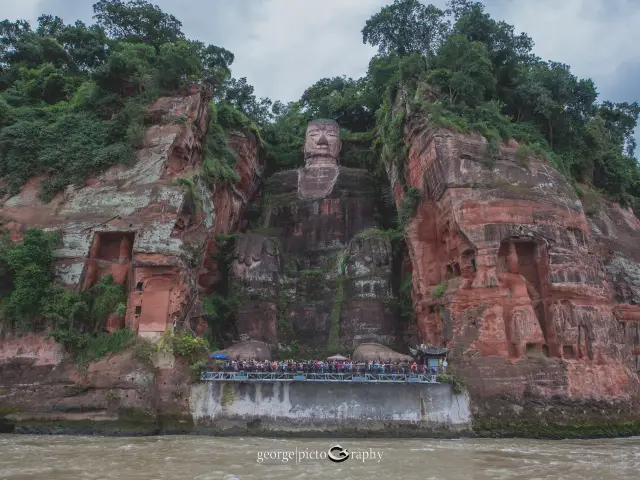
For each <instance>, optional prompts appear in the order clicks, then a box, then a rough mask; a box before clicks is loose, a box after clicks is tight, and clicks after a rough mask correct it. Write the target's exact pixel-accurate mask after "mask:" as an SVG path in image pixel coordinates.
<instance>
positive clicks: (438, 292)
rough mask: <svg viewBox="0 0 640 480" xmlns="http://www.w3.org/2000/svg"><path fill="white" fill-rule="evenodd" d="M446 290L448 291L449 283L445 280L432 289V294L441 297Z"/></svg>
mask: <svg viewBox="0 0 640 480" xmlns="http://www.w3.org/2000/svg"><path fill="white" fill-rule="evenodd" d="M446 291H447V283H446V282H444V283H441V284H440V285H438V286H437V287H436V288H434V289H433V290H431V295H432V296H433V297H434V298H439V297H441V296H443V295H444V294H445V292H446Z"/></svg>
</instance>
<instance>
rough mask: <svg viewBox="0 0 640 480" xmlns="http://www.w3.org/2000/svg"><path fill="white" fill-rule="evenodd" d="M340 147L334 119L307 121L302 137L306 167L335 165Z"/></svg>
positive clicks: (337, 127) (337, 129)
mask: <svg viewBox="0 0 640 480" xmlns="http://www.w3.org/2000/svg"><path fill="white" fill-rule="evenodd" d="M341 149H342V142H341V141H340V127H339V126H338V124H337V123H336V122H335V121H334V120H327V119H318V120H313V121H311V122H309V124H308V125H307V134H306V136H305V139H304V161H305V164H306V166H307V167H311V166H316V165H337V164H338V157H339V156H340V150H341Z"/></svg>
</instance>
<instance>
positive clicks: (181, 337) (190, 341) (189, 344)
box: [158, 329, 209, 364]
mask: <svg viewBox="0 0 640 480" xmlns="http://www.w3.org/2000/svg"><path fill="white" fill-rule="evenodd" d="M158 350H159V351H161V352H164V353H169V354H174V355H178V356H181V357H185V358H187V359H188V360H189V363H190V364H192V363H194V362H195V361H197V359H198V357H199V356H201V355H204V354H206V353H208V352H209V345H208V344H207V342H206V341H205V340H204V338H202V337H194V336H193V334H192V333H191V332H184V331H176V332H172V331H171V330H170V329H167V330H166V331H165V332H164V333H163V334H162V337H161V338H160V343H159V344H158Z"/></svg>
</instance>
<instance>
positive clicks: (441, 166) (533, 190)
mask: <svg viewBox="0 0 640 480" xmlns="http://www.w3.org/2000/svg"><path fill="white" fill-rule="evenodd" d="M411 125H412V124H411V123H409V127H408V128H407V130H406V131H405V143H406V144H407V145H410V150H409V156H408V161H407V163H406V164H405V167H404V173H405V185H406V186H407V187H415V188H418V189H420V190H421V191H422V192H423V194H424V200H423V202H422V203H421V204H420V205H419V206H418V212H417V215H416V217H415V218H414V219H413V220H412V222H411V223H410V225H409V226H408V229H407V237H406V238H407V246H408V250H409V254H410V257H411V266H412V271H413V293H414V294H413V299H414V305H415V310H416V317H417V323H418V331H419V332H420V336H421V340H422V341H423V342H424V343H431V344H434V345H437V346H442V347H445V346H450V345H449V343H450V342H451V344H453V345H455V348H452V355H453V356H454V357H457V358H456V359H454V361H453V364H457V365H461V366H464V367H462V368H461V369H460V371H464V373H465V374H466V375H467V378H469V379H470V388H471V391H472V393H474V394H480V395H488V396H489V395H501V394H509V395H513V394H516V393H518V392H520V393H522V392H525V391H527V392H536V393H542V394H544V395H551V394H569V395H576V396H595V397H599V396H615V395H625V394H628V392H633V391H634V389H636V388H637V387H638V377H637V376H636V374H635V373H634V372H633V370H634V369H636V368H637V365H638V362H637V361H635V357H634V356H635V355H638V354H640V347H638V346H635V345H634V342H635V338H634V332H635V330H634V327H635V326H636V325H637V324H638V323H639V322H640V307H639V306H636V305H633V304H634V303H638V302H636V299H637V298H640V297H638V295H636V294H637V292H638V291H640V289H639V288H638V285H640V281H638V280H637V278H640V276H638V275H637V272H638V271H640V269H638V265H639V264H640V254H638V249H637V245H638V239H639V238H640V222H638V220H637V219H635V218H634V217H633V215H632V214H630V213H628V214H627V213H624V212H622V211H621V209H620V208H619V207H613V206H611V207H607V208H603V211H602V212H601V213H600V218H598V219H596V220H595V221H593V220H589V221H588V220H587V218H586V217H585V215H584V212H583V210H582V208H581V205H580V202H579V201H578V200H577V198H576V197H575V194H574V193H573V191H572V189H571V187H570V185H569V184H568V182H567V181H566V179H564V178H563V177H562V176H561V175H560V174H558V172H556V171H555V170H554V169H553V168H551V167H550V166H549V165H548V164H546V163H545V162H544V161H541V160H540V159H536V158H530V159H528V160H527V162H528V164H527V166H526V168H525V167H523V166H522V165H520V164H519V163H518V162H517V161H516V149H517V148H518V145H517V144H515V142H513V141H511V142H509V143H505V144H503V145H501V148H500V155H499V158H498V159H497V161H496V163H495V165H494V166H493V167H492V168H491V169H489V168H487V167H486V166H485V165H483V164H482V163H481V162H480V161H479V160H482V159H483V158H484V157H486V155H487V152H486V141H485V139H484V138H482V137H480V136H474V135H459V134H452V133H450V132H439V131H436V130H431V129H424V126H423V127H422V128H420V129H418V128H416V129H413V128H412V127H411ZM389 173H390V178H391V181H392V187H393V189H394V192H395V198H396V203H397V204H398V205H399V203H400V201H401V199H402V189H401V188H399V185H400V182H399V180H398V173H397V170H394V167H393V166H389ZM476 185H477V186H476ZM605 206H606V204H605ZM612 219H615V221H614V220H612ZM603 232H605V233H606V234H607V235H611V237H606V235H605V233H603ZM598 243H601V246H600V247H599V246H598ZM612 246H615V250H614V249H613V248H612ZM607 252H608V253H607ZM445 282H446V286H447V288H446V293H445V294H444V295H442V296H435V295H433V292H434V291H435V290H436V287H437V286H439V285H442V284H443V283H445ZM636 297H637V298H636ZM615 303H621V304H623V305H617V306H614V304H615ZM614 312H615V316H614ZM442 313H447V315H448V318H450V320H451V324H452V335H451V337H449V339H447V340H445V339H444V338H443V336H442V335H441V334H440V332H441V331H442V325H441V324H442ZM616 317H617V321H616ZM618 323H619V325H618ZM539 357H547V359H546V363H545V364H544V365H545V367H544V368H543V369H541V368H540V365H539V364H538V363H537V362H538V359H539ZM560 366H561V369H559V370H557V373H553V372H556V368H558V367H560ZM533 371H536V372H537V371H540V373H537V374H536V376H531V374H530V373H528V372H533ZM476 378H478V379H480V378H482V380H478V382H477V383H474V379H476ZM551 378H553V380H551ZM487 379H490V382H489V383H487Z"/></svg>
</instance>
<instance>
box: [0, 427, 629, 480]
mask: <svg viewBox="0 0 640 480" xmlns="http://www.w3.org/2000/svg"><path fill="white" fill-rule="evenodd" d="M336 444H339V445H340V446H341V447H342V448H343V449H346V450H347V452H348V453H349V456H348V458H347V459H346V460H344V461H342V462H334V461H331V460H330V459H328V458H327V455H328V451H329V449H330V448H331V447H332V446H334V445H336ZM331 456H333V457H334V458H340V457H341V456H344V455H341V454H340V453H339V449H335V450H333V451H332V452H331ZM315 457H317V458H315ZM367 457H369V458H367ZM0 478H1V479H12V480H23V479H25V480H26V479H30V480H31V479H36V480H37V479H43V480H44V479H46V480H59V479H60V480H62V479H64V480H69V479H74V480H75V479H82V480H93V479H118V480H129V479H131V480H137V479H140V480H143V479H144V480H155V479H179V480H187V479H197V480H218V479H221V480H236V479H239V480H249V479H259V480H268V479H287V480H291V479H305V480H306V479H339V480H356V479H357V480H359V479H366V480H388V479H398V480H413V479H416V480H417V479H420V480H430V479H432V480H436V479H438V480H440V479H447V480H449V479H492V480H493V479H522V480H534V479H567V480H569V479H571V480H580V479H589V480H591V479H607V480H621V479H638V478H640V438H638V437H636V438H627V439H619V440H567V441H542V440H541V441H536V440H469V439H465V440H428V439H427V440H398V439H393V440H355V439H346V440H336V441H330V440H324V439H323V440H303V439H295V440H289V439H288V440H282V439H265V438H249V437H246V438H242V437H237V438H228V437H227V438H214V437H197V436H184V437H180V436H169V437H142V438H140V437H138V438H113V437H74V436H30V435H3V436H0Z"/></svg>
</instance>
